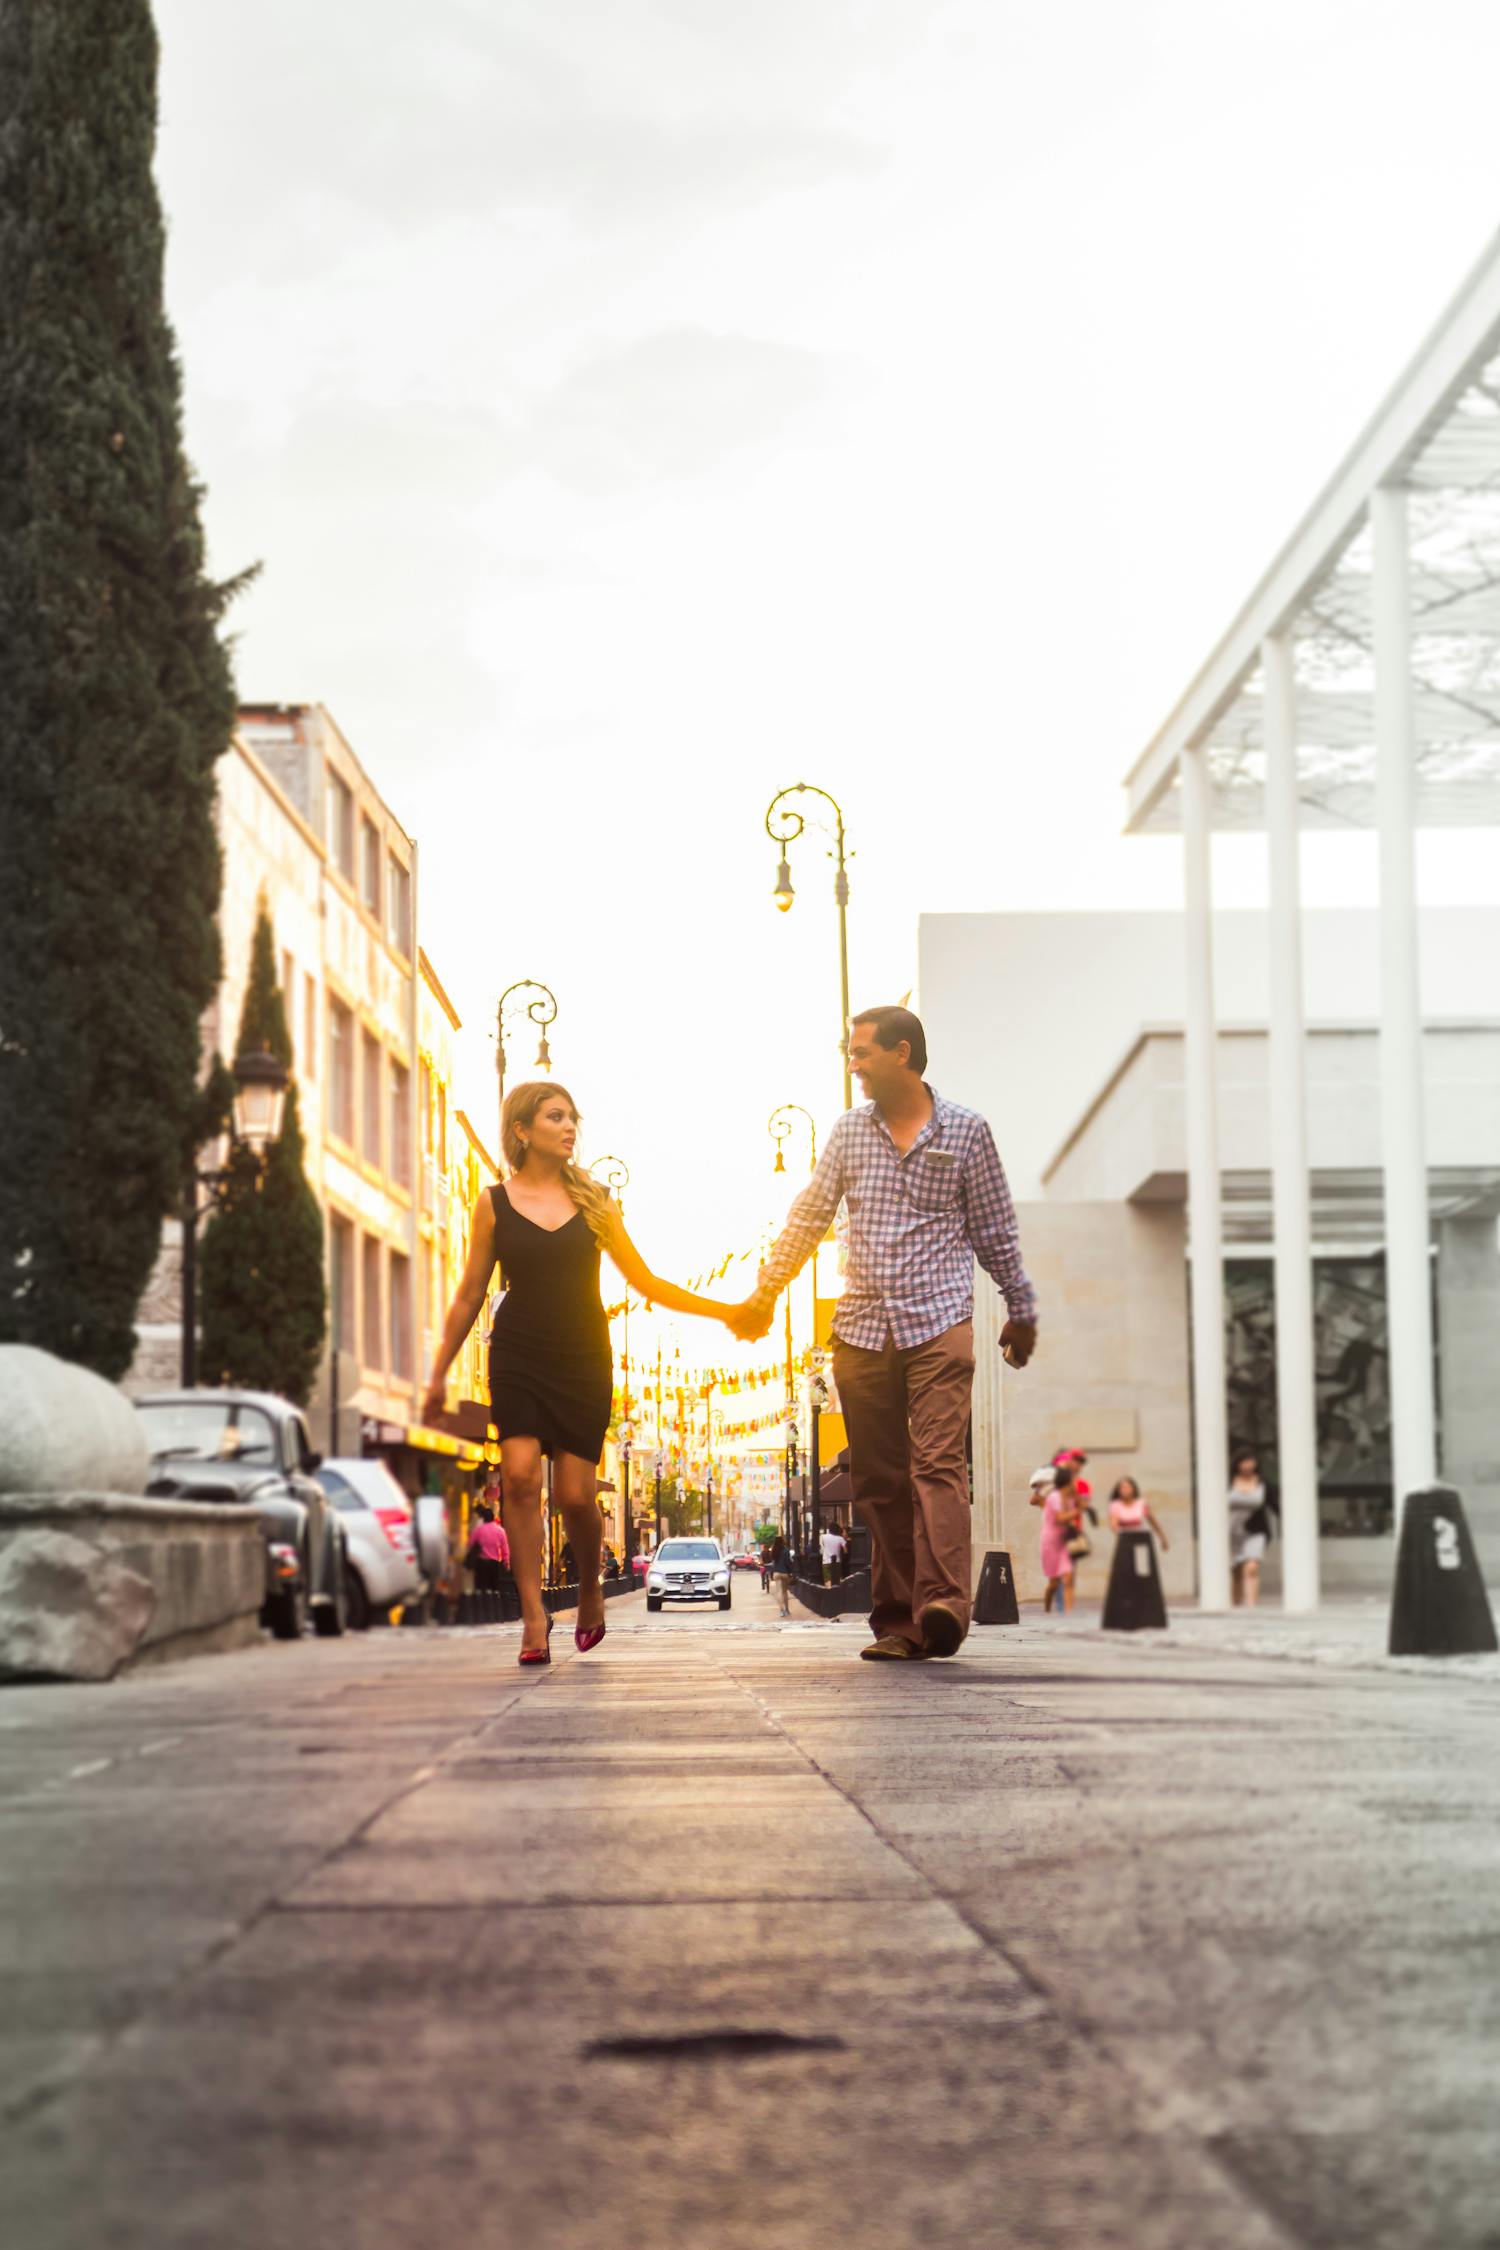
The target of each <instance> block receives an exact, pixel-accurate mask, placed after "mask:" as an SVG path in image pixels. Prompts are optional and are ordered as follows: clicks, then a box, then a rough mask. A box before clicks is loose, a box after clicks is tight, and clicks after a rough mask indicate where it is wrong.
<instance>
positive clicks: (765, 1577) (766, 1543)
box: [760, 1539, 774, 1594]
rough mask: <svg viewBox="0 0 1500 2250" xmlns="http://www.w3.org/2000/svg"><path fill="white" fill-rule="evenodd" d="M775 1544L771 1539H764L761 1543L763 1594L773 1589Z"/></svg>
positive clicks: (761, 1584)
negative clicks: (772, 1565) (772, 1554)
mask: <svg viewBox="0 0 1500 2250" xmlns="http://www.w3.org/2000/svg"><path fill="white" fill-rule="evenodd" d="M773 1544H774V1542H773V1541H771V1540H769V1539H763V1540H762V1541H761V1543H760V1590H761V1592H762V1593H763V1594H768V1593H769V1592H770V1591H771V1548H772V1545H773Z"/></svg>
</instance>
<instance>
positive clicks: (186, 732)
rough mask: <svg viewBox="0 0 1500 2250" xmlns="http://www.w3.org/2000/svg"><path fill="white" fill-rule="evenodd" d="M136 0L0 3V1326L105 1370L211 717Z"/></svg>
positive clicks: (163, 1077) (142, 8) (196, 536)
mask: <svg viewBox="0 0 1500 2250" xmlns="http://www.w3.org/2000/svg"><path fill="white" fill-rule="evenodd" d="M156 73H157V45H156V34H155V30H154V27H153V24H152V18H151V9H150V6H149V4H148V0H4V5H0V1340H6V1341H20V1342H25V1343H32V1344H40V1345H42V1346H44V1347H46V1348H47V1349H48V1350H51V1351H55V1352H58V1353H60V1354H61V1355H62V1356H63V1357H64V1358H67V1359H73V1360H80V1361H82V1362H84V1363H85V1364H86V1365H88V1366H91V1367H94V1368H96V1369H98V1370H99V1371H100V1372H101V1373H102V1374H105V1375H110V1376H115V1375H119V1374H120V1373H122V1372H123V1370H124V1369H125V1368H126V1367H127V1366H128V1365H129V1362H130V1359H131V1356H132V1353H133V1350H134V1342H135V1339H134V1315H135V1309H136V1305H137V1302H138V1300H139V1297H140V1293H141V1290H142V1288H143V1287H144V1285H145V1282H146V1279H147V1277H148V1275H149V1274H150V1271H151V1267H152V1263H153V1261H154V1259H155V1256H156V1251H157V1243H158V1238H159V1234H160V1229H161V1222H162V1219H163V1217H164V1216H165V1215H166V1214H167V1212H168V1211H169V1210H174V1209H175V1208H176V1207H177V1205H178V1202H179V1198H180V1196H181V1191H182V1177H183V1168H184V1162H185V1156H186V1152H187V1150H188V1148H189V1147H190V1145H191V1142H192V1139H193V1136H194V1129H195V1122H196V1119H197V1116H198V1113H199V1100H198V1088H197V1081H198V1074H199V1054H200V1048H199V1022H200V1018H201V1016H202V1013H203V1010H204V1008H205V1007H206V1006H207V1004H208V1002H209V1001H210V999H211V998H212V996H213V992H214V989H215V985H216V982H217V979H218V972H219V948H218V937H217V931H216V924H215V915H216V910H217V905H218V896H219V874H220V869H219V852H218V845H217V840H216V836H215V830H214V792H215V780H214V767H215V763H216V761H217V760H218V758H219V757H220V756H221V755H222V753H223V751H224V750H225V749H226V747H227V745H228V741H229V734H230V729H231V727H232V724H233V720H234V692H233V684H232V680H231V674H230V666H229V660H228V656H227V654H226V650H225V647H224V642H223V639H222V637H221V632H220V625H221V620H222V616H223V612H224V609H225V606H226V603H227V602H228V600H229V599H230V597H231V596H232V594H233V593H234V591H235V590H236V585H237V584H238V583H241V581H236V582H235V583H234V584H231V585H217V584H215V583H213V582H212V581H211V580H210V578H209V577H208V576H207V575H206V572H205V568H204V550H203V537H202V532H201V529H200V522H199V501H200V491H199V488H198V486H197V485H196V484H195V482H194V480H193V477H192V474H191V472H190V470H189V468H188V465H187V462H186V460H185V459H184V456H183V449H182V429H181V412H180V378H179V373H178V367H177V361H176V357H175V353H174V346H173V339H172V332H171V329H170V327H169V325H168V322H167V318H166V314H165V311H164V308H163V301H162V243H163V237H162V218H161V211H160V208H159V205H158V202H157V196H156V189H155V185H154V183H153V179H152V156H153V151H154V145H155V136H156Z"/></svg>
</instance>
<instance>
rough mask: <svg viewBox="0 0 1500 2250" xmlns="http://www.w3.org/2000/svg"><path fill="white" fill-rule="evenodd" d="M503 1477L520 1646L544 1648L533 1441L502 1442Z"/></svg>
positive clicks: (537, 1459)
mask: <svg viewBox="0 0 1500 2250" xmlns="http://www.w3.org/2000/svg"><path fill="white" fill-rule="evenodd" d="M500 1456H501V1459H502V1461H503V1463H504V1475H505V1535H506V1537H507V1538H508V1539H509V1541H510V1567H511V1575H512V1576H513V1578H514V1579H515V1582H516V1592H517V1593H518V1594H519V1595H520V1597H521V1646H522V1647H523V1648H545V1647H546V1645H547V1611H546V1608H545V1606H544V1604H543V1601H542V1449H541V1447H540V1445H538V1443H537V1441H536V1439H535V1438H532V1437H516V1438H505V1439H502V1441H501V1446H500Z"/></svg>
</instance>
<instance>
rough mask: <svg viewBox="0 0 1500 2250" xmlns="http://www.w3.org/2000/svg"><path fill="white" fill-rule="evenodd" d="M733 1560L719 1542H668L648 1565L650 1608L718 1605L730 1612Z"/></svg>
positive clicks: (679, 1540)
mask: <svg viewBox="0 0 1500 2250" xmlns="http://www.w3.org/2000/svg"><path fill="white" fill-rule="evenodd" d="M733 1598H734V1597H733V1595H732V1593H731V1591H730V1586H729V1558H728V1556H727V1555H726V1554H725V1552H724V1550H723V1548H722V1547H721V1546H720V1545H719V1542H718V1540H717V1539H664V1540H663V1541H662V1543H661V1545H660V1546H659V1547H658V1548H657V1550H656V1553H655V1554H654V1555H653V1556H652V1557H651V1560H650V1562H649V1563H648V1564H647V1565H646V1607H647V1609H660V1608H661V1605H662V1603H663V1602H714V1601H716V1602H717V1603H718V1605H719V1607H720V1609H728V1607H729V1605H730V1602H731V1601H732V1600H733Z"/></svg>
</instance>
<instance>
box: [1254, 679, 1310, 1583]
mask: <svg viewBox="0 0 1500 2250" xmlns="http://www.w3.org/2000/svg"><path fill="white" fill-rule="evenodd" d="M1261 668H1262V681H1263V689H1264V693H1263V731H1264V737H1265V751H1266V834H1267V837H1268V840H1269V845H1270V873H1271V913H1270V939H1271V1037H1270V1061H1271V1086H1270V1093H1271V1210H1272V1226H1273V1229H1274V1239H1275V1245H1276V1439H1277V1453H1278V1455H1279V1459H1280V1470H1281V1536H1282V1550H1281V1570H1282V1596H1281V1598H1282V1605H1283V1607H1284V1608H1286V1609H1289V1610H1308V1609H1316V1608H1317V1606H1318V1439H1317V1403H1316V1402H1317V1382H1316V1372H1315V1366H1314V1358H1313V1291H1312V1200H1311V1194H1310V1190H1309V1184H1308V1172H1307V1087H1306V1071H1307V1040H1306V1029H1305V1026H1304V1023H1303V1016H1302V899H1301V881H1300V869H1299V852H1300V849H1301V843H1300V836H1299V831H1298V817H1297V695H1296V680H1295V676H1294V673H1293V668H1292V647H1291V643H1290V642H1289V641H1287V640H1285V639H1282V638H1281V637H1280V636H1273V637H1272V638H1271V639H1269V640H1267V641H1266V642H1265V643H1264V645H1263V646H1262V649H1261Z"/></svg>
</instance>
